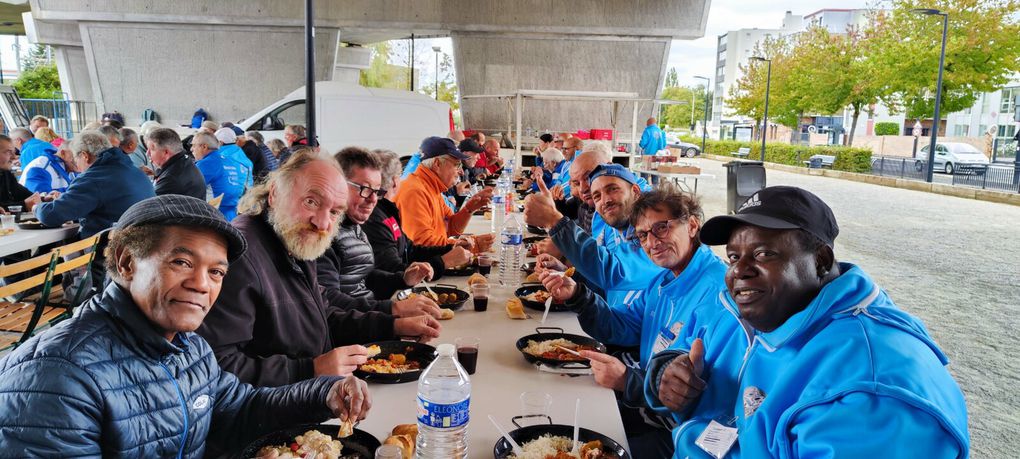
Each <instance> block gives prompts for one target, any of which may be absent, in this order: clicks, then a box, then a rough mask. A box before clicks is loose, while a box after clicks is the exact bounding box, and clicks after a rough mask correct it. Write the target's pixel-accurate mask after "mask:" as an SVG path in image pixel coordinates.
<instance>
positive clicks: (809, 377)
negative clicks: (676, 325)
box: [645, 186, 969, 457]
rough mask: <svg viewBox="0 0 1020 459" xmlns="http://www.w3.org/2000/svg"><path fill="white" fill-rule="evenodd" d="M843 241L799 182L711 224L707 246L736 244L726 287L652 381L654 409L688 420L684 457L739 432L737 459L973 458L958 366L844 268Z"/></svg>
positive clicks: (914, 322)
mask: <svg viewBox="0 0 1020 459" xmlns="http://www.w3.org/2000/svg"><path fill="white" fill-rule="evenodd" d="M838 233H839V227H838V226H837V224H836V218H835V217H834V216H833V214H832V210H831V209H829V206H827V205H826V204H825V203H824V202H822V200H821V199H819V198H818V197H817V196H815V195H814V194H812V193H810V192H808V191H805V190H803V189H800V188H794V187H787V186H776V187H769V188H765V189H762V190H761V191H759V192H757V193H755V194H754V195H752V196H751V197H750V198H749V199H748V200H747V202H745V203H744V204H743V205H742V206H741V207H740V209H739V210H737V213H736V214H735V215H725V216H718V217H715V218H712V219H710V220H709V221H708V222H706V223H705V225H704V226H703V227H702V229H701V234H700V238H701V241H702V242H703V243H705V244H709V245H721V244H726V258H727V259H728V260H729V263H730V265H729V268H728V270H727V272H726V278H725V281H726V291H725V292H723V293H724V294H722V295H720V296H719V299H718V301H719V303H720V304H718V307H717V308H715V309H716V311H717V312H716V314H715V315H714V316H708V317H706V318H703V319H696V320H693V321H691V322H688V323H687V324H686V325H685V326H684V328H683V332H682V338H680V339H677V340H676V341H674V343H673V345H672V346H671V347H670V349H673V350H671V351H669V350H668V351H665V352H663V353H660V354H658V355H657V356H656V357H655V358H653V359H652V362H651V363H649V366H648V373H647V377H646V382H645V386H646V387H645V390H646V398H647V401H648V402H649V404H650V405H651V406H657V407H661V408H662V409H663V410H669V411H672V412H673V413H674V414H675V415H676V420H677V421H679V422H682V423H683V425H682V426H681V427H679V428H678V429H677V430H675V431H674V435H673V438H674V440H675V446H676V453H675V455H676V457H688V456H689V457H708V456H706V455H705V452H704V451H701V448H702V447H701V446H699V445H698V443H700V444H701V445H705V444H706V443H705V442H701V441H699V437H707V436H714V437H715V438H726V437H729V436H730V435H731V434H732V436H733V437H732V438H736V439H738V441H737V443H736V444H735V445H733V446H732V448H735V449H736V451H735V452H731V455H730V456H728V457H748V456H747V455H752V456H754V457H759V456H768V457H781V456H783V457H786V456H788V457H823V456H824V457H833V456H838V457H908V456H909V457H965V456H966V452H967V451H968V447H969V439H968V434H967V408H966V404H965V403H964V399H963V394H962V393H961V392H960V388H959V386H958V385H957V384H956V381H954V380H953V377H952V376H951V375H950V374H949V371H948V370H947V369H946V365H947V364H948V359H947V358H946V356H945V354H943V353H942V351H941V350H940V349H939V348H938V345H937V344H936V343H935V341H934V340H933V339H932V338H931V336H929V335H928V333H927V330H926V329H925V327H924V324H922V323H921V321H919V320H918V319H917V318H915V317H913V316H911V315H910V314H907V313H906V312H903V311H902V310H900V309H899V308H897V307H896V305H895V304H893V302H892V300H891V299H890V298H889V296H888V295H887V294H886V293H885V292H884V291H883V290H882V289H881V288H879V286H878V285H876V284H875V283H874V281H872V280H871V278H870V277H869V276H868V275H867V274H865V273H864V271H863V270H861V269H860V268H859V267H857V266H855V265H852V264H850V263H839V262H837V261H836V257H835V255H834V253H833V244H834V242H835V239H836V235H837V234H838ZM720 415H725V416H726V417H728V418H730V419H735V421H734V422H732V423H729V422H725V423H723V424H720V423H719V422H713V419H717V418H718V417H719V416H720ZM889 426H895V429H890V428H889ZM718 446H719V445H718V444H717V445H716V448H709V449H712V450H713V451H714V452H715V453H725V452H726V449H727V448H718ZM722 446H729V445H722ZM740 451H744V454H745V455H744V456H740V454H739V452H740ZM716 457H721V455H720V454H716Z"/></svg>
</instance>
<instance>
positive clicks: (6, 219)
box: [0, 214, 18, 229]
mask: <svg viewBox="0 0 1020 459" xmlns="http://www.w3.org/2000/svg"><path fill="white" fill-rule="evenodd" d="M17 227H18V225H17V223H15V219H14V215H10V214H5V215H0V228H3V229H13V228H17Z"/></svg>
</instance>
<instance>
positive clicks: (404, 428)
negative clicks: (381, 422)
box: [390, 424, 418, 440]
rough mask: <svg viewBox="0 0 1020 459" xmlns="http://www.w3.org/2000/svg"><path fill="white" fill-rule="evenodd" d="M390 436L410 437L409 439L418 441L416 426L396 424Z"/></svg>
mask: <svg viewBox="0 0 1020 459" xmlns="http://www.w3.org/2000/svg"><path fill="white" fill-rule="evenodd" d="M390 435H410V436H411V438H413V439H415V440H417V439H418V424H398V425H397V426H396V427H394V428H393V431H392V432H390Z"/></svg>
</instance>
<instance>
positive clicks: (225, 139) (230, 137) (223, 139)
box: [213, 127, 237, 144]
mask: <svg viewBox="0 0 1020 459" xmlns="http://www.w3.org/2000/svg"><path fill="white" fill-rule="evenodd" d="M213 135H214V136H216V140H219V141H220V143H223V144H231V143H237V134H236V133H234V130H233V129H230V128H228V127H222V128H219V129H217V130H216V133H215V134H213Z"/></svg>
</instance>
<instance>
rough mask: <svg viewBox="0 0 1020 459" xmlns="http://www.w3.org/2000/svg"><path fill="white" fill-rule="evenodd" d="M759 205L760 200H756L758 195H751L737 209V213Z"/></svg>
mask: <svg viewBox="0 0 1020 459" xmlns="http://www.w3.org/2000/svg"><path fill="white" fill-rule="evenodd" d="M760 205H761V199H758V193H755V194H753V195H751V197H750V198H748V199H747V201H746V202H744V204H743V205H741V206H740V208H739V209H737V213H740V212H743V211H744V209H750V208H751V207H758V206H760Z"/></svg>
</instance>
